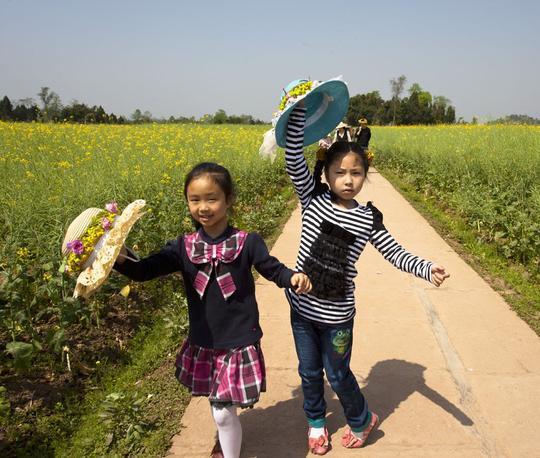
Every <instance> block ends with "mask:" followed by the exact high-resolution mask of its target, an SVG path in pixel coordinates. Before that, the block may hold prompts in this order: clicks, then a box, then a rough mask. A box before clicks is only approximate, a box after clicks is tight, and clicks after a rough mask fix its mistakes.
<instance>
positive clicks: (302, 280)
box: [291, 272, 311, 294]
mask: <svg viewBox="0 0 540 458" xmlns="http://www.w3.org/2000/svg"><path fill="white" fill-rule="evenodd" d="M291 285H292V287H293V288H294V292H295V293H296V294H302V293H309V292H310V291H311V281H310V280H309V277H308V276H307V275H306V274H305V273H302V272H297V273H295V274H293V276H292V277H291Z"/></svg>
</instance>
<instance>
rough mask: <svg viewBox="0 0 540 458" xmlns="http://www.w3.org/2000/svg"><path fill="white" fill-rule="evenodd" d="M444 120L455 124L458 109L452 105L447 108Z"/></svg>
mask: <svg viewBox="0 0 540 458" xmlns="http://www.w3.org/2000/svg"><path fill="white" fill-rule="evenodd" d="M444 122H446V123H447V124H454V123H455V122H456V110H455V108H454V107H453V106H452V105H450V106H449V107H448V108H446V117H445V121H444Z"/></svg>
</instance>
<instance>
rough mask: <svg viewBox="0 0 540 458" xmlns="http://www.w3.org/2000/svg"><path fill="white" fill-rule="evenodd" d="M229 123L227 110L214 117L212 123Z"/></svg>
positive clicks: (218, 112)
mask: <svg viewBox="0 0 540 458" xmlns="http://www.w3.org/2000/svg"><path fill="white" fill-rule="evenodd" d="M227 121H228V118H227V113H226V112H225V110H222V109H219V110H218V111H216V113H215V114H214V116H213V119H212V122H213V123H214V124H225V123H226V122H227Z"/></svg>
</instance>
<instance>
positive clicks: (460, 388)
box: [169, 171, 540, 458]
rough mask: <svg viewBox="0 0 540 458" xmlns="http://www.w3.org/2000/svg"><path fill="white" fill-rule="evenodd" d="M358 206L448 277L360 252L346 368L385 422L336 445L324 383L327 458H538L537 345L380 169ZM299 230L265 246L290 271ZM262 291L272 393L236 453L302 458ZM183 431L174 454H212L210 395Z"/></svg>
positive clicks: (279, 317) (275, 330) (248, 415)
mask: <svg viewBox="0 0 540 458" xmlns="http://www.w3.org/2000/svg"><path fill="white" fill-rule="evenodd" d="M360 200H361V201H364V202H365V201H368V200H372V201H373V202H374V204H375V205H376V206H377V207H378V208H379V209H380V210H381V211H382V212H383V214H384V215H385V218H384V222H385V225H386V227H387V228H388V229H389V231H390V232H391V233H392V234H393V235H394V237H395V238H396V239H397V240H398V241H399V242H400V243H401V244H402V245H403V246H405V247H406V248H407V249H409V250H410V251H411V252H413V253H415V254H418V255H420V256H423V257H426V258H428V259H432V260H434V261H436V262H438V263H440V264H442V265H444V266H445V267H446V268H447V269H448V271H449V272H450V273H451V274H452V277H451V278H450V280H449V281H448V282H447V283H446V284H445V285H444V286H443V287H441V288H439V289H437V288H435V287H433V286H431V285H429V284H428V283H426V282H424V281H422V280H419V279H416V278H414V277H412V276H410V275H407V274H404V273H402V272H400V271H398V270H396V269H395V268H393V267H392V266H391V265H390V264H389V263H388V262H387V261H385V260H384V259H383V257H382V256H381V255H380V254H379V253H378V252H377V251H376V250H375V249H373V247H372V246H371V245H369V246H368V247H367V248H366V250H365V252H364V253H363V254H362V256H361V257H360V262H359V264H358V270H359V275H358V279H357V300H358V303H357V307H358V313H357V315H356V324H355V332H354V339H355V344H354V351H353V356H352V362H351V367H352V369H353V371H354V373H355V375H356V377H357V378H358V380H359V382H360V383H361V386H362V387H363V392H364V394H365V396H366V398H367V400H368V402H369V405H370V408H371V409H372V410H374V411H375V412H377V413H378V414H379V416H380V418H381V425H380V427H379V429H378V431H376V432H375V433H373V436H372V438H371V439H370V441H369V442H368V444H367V445H366V447H365V448H364V449H362V450H360V451H351V450H345V449H343V448H342V447H341V444H340V437H341V433H342V430H343V428H344V426H345V421H344V417H343V413H342V410H341V406H340V404H339V402H338V401H337V399H336V398H335V397H333V396H332V393H331V391H330V390H329V389H328V387H327V400H328V415H327V416H328V427H329V430H330V433H331V435H332V439H333V444H334V448H333V450H332V451H330V452H329V454H328V455H327V456H329V457H339V456H347V457H351V456H353V455H354V456H360V455H361V456H363V457H369V456H397V455H399V456H405V457H419V456H421V457H450V456H452V457H479V456H492V457H529V458H532V457H537V456H540V447H539V446H538V443H537V440H536V439H535V437H536V434H537V430H538V426H539V425H540V423H539V421H540V420H539V419H540V339H539V338H538V337H537V336H536V334H534V332H533V331H531V330H530V329H529V327H528V326H527V325H526V324H525V323H524V322H523V321H521V320H520V319H519V318H518V317H517V315H516V314H515V313H514V312H513V311H512V310H511V309H510V307H509V306H508V305H507V304H506V303H505V302H504V301H503V299H502V298H501V297H500V296H499V295H498V294H497V293H496V292H494V291H493V290H492V289H491V288H490V287H489V285H488V284H487V283H486V282H485V281H483V280H482V278H480V277H479V276H478V275H477V274H476V273H475V272H474V271H473V270H472V269H471V268H470V267H469V266H468V265H467V264H466V263H465V262H464V261H463V260H462V259H461V258H460V257H459V256H458V255H457V254H456V253H455V252H454V251H453V250H452V249H451V248H450V247H449V246H448V245H447V244H446V243H445V242H444V240H442V239H441V238H440V237H439V235H438V234H437V233H436V232H435V231H434V230H433V228H432V227H431V226H430V225H429V224H428V223H427V222H426V221H425V220H424V219H423V218H422V217H421V216H420V215H419V214H418V213H417V212H416V211H415V210H414V209H413V208H412V207H411V206H410V205H409V204H408V203H407V202H406V201H405V200H404V199H403V198H402V197H401V195H400V194H399V193H398V192H397V191H396V190H395V189H394V188H393V187H392V186H391V185H390V184H389V183H388V182H387V181H386V180H385V179H384V178H383V177H382V176H381V175H379V174H378V173H377V172H376V171H374V172H373V173H370V174H369V182H368V183H367V184H366V185H365V186H364V189H363V190H362V193H361V195H360ZM299 234H300V212H299V210H296V211H295V212H294V213H293V215H292V217H291V218H290V220H289V221H288V223H287V225H286V226H285V228H284V230H283V233H282V235H281V236H280V237H279V239H278V240H277V242H276V244H275V245H274V248H273V250H272V253H273V254H274V255H275V256H277V257H278V258H279V259H281V260H282V261H283V262H284V263H286V264H287V265H289V266H294V263H295V258H296V253H297V249H298V243H299ZM257 288H258V294H257V297H258V301H259V305H260V309H261V324H262V327H263V330H264V332H265V336H264V338H263V349H264V352H265V357H266V363H267V370H268V391H267V392H266V393H264V394H263V395H262V399H261V402H260V403H259V404H257V406H256V408H255V409H252V410H248V411H245V412H243V413H242V415H241V420H242V425H243V429H244V445H243V451H242V456H243V457H302V456H307V455H308V454H307V448H306V422H305V419H304V415H303V411H302V400H301V392H300V388H299V377H298V374H297V371H296V366H297V360H296V356H295V352H294V343H293V339H292V335H291V331H290V326H289V321H288V320H289V318H288V315H289V306H288V304H287V301H286V299H285V296H284V294H283V292H282V291H281V290H279V289H278V288H277V287H275V286H274V284H272V283H269V282H267V281H266V280H265V279H264V278H261V279H259V280H258V282H257ZM182 426H183V428H182V429H181V431H180V432H179V434H178V435H177V436H175V437H174V438H173V443H172V448H171V450H170V455H169V456H177V457H204V456H208V454H209V451H210V448H211V446H212V443H213V438H214V431H215V427H214V425H213V422H212V419H211V416H210V408H209V406H208V401H207V400H206V399H205V398H194V399H192V401H191V403H190V405H189V406H188V408H187V410H186V413H185V415H184V418H183V422H182Z"/></svg>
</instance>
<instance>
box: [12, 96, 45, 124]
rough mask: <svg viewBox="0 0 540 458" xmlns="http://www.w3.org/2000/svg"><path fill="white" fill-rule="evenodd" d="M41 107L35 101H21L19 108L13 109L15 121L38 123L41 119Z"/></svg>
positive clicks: (18, 104)
mask: <svg viewBox="0 0 540 458" xmlns="http://www.w3.org/2000/svg"><path fill="white" fill-rule="evenodd" d="M40 114H41V112H40V110H39V107H38V106H37V105H36V104H35V103H34V100H33V99H22V100H19V102H18V103H17V106H16V107H15V108H14V109H13V120H14V121H37V120H38V119H39V117H40Z"/></svg>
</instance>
